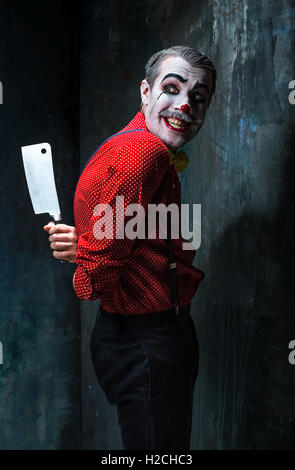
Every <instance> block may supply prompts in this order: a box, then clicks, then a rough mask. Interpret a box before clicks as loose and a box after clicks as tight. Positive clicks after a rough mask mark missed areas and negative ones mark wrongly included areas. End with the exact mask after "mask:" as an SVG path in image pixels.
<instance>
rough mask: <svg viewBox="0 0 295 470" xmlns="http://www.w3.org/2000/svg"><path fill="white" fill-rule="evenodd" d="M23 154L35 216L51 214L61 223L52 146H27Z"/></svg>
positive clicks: (22, 149) (45, 143)
mask: <svg viewBox="0 0 295 470" xmlns="http://www.w3.org/2000/svg"><path fill="white" fill-rule="evenodd" d="M21 153H22V158H23V164H24V169H25V175H26V180H27V185H28V189H29V193H30V197H31V201H32V205H33V209H34V212H35V214H44V213H49V215H50V216H51V217H53V220H54V221H55V222H59V221H61V213H60V207H59V202H58V197H57V192H56V186H55V180H54V173H53V165H52V153H51V146H50V144H49V143H48V142H44V143H41V144H34V145H26V146H25V147H21Z"/></svg>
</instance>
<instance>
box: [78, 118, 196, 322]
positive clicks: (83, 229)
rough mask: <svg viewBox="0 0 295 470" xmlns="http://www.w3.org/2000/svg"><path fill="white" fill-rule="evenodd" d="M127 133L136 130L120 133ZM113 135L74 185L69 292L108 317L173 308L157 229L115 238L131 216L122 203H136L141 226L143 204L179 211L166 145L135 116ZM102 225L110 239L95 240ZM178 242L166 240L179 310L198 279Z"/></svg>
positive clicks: (190, 253) (163, 245) (190, 257)
mask: <svg viewBox="0 0 295 470" xmlns="http://www.w3.org/2000/svg"><path fill="white" fill-rule="evenodd" d="M133 129H143V131H138V130H135V131H134V132H126V131H131V130H133ZM120 132H124V133H123V134H120V135H114V136H112V137H111V138H110V139H108V140H107V141H105V142H104V143H103V145H101V146H100V147H99V148H98V150H97V151H96V152H95V153H94V155H93V156H92V157H91V159H90V160H89V161H88V163H87V165H86V167H85V168H84V170H83V172H82V174H81V176H80V179H79V181H78V184H77V188H76V192H75V199H74V217H75V224H76V229H77V234H78V237H79V238H78V250H77V255H76V263H77V264H78V267H77V269H76V272H75V276H74V287H75V291H76V294H77V296H78V297H79V298H80V299H84V300H96V299H98V298H100V301H101V305H102V306H103V308H105V309H106V310H108V311H110V312H120V313H122V314H126V315H136V314H144V313H148V312H155V311H160V310H167V309H170V308H171V307H172V305H171V301H170V287H169V277H168V273H169V271H168V259H167V245H166V242H165V240H164V239H160V238H159V233H158V226H157V230H156V234H155V238H154V239H151V238H147V237H146V238H144V239H141V238H139V237H136V238H134V239H129V238H127V237H126V236H125V237H124V236H123V238H122V239H118V238H116V237H115V234H116V233H118V231H119V230H118V229H120V228H121V229H122V232H123V234H124V231H123V230H124V228H126V224H127V223H128V221H130V220H131V219H133V217H134V215H135V213H134V214H132V216H129V217H128V216H126V217H125V218H124V214H125V210H126V207H127V205H129V204H135V205H139V204H141V205H142V206H143V208H144V211H145V213H144V215H143V216H142V219H144V220H142V219H141V220H142V221H143V222H145V226H146V227H147V226H148V224H147V217H148V215H147V214H148V204H160V203H163V204H165V205H168V204H170V203H176V204H177V205H178V207H179V210H180V193H181V191H180V182H179V178H178V173H177V171H176V169H175V167H174V165H172V166H171V165H170V164H169V153H168V149H167V147H166V146H165V144H164V143H163V142H162V141H161V140H160V139H159V138H158V137H156V136H155V135H154V134H152V133H150V132H149V131H148V130H147V128H146V123H145V117H144V115H143V114H142V113H141V112H138V113H137V114H136V115H135V117H134V118H133V119H132V121H131V122H130V123H129V124H128V125H127V126H126V127H125V128H124V129H122V131H120ZM116 196H123V197H124V199H122V203H121V205H118V200H117V204H116ZM98 204H108V205H109V206H110V207H111V208H112V210H111V211H110V210H108V209H107V208H106V206H105V210H104V211H100V210H99V208H98ZM100 207H101V206H100ZM134 207H136V206H134ZM103 222H105V225H104V223H103ZM111 223H113V227H112V226H111ZM139 223H140V222H139ZM179 223H180V224H181V217H180V222H179ZM116 224H117V231H116ZM106 227H108V230H111V231H110V232H108V235H110V236H109V238H103V239H98V236H97V235H98V234H99V233H101V232H103V231H104V230H106ZM135 229H136V228H135ZM146 234H147V231H146ZM111 235H113V236H112V237H111ZM183 241H184V239H183V238H181V236H180V238H179V239H176V240H173V246H174V253H175V259H176V263H177V268H176V271H177V278H178V291H179V305H186V304H187V303H188V302H189V301H190V300H191V299H192V297H193V296H194V294H195V292H196V290H197V288H198V286H199V283H200V282H201V280H202V279H203V277H204V273H203V272H202V271H200V270H198V269H197V268H196V267H194V266H193V265H192V261H193V258H194V256H195V250H183V249H182V243H183Z"/></svg>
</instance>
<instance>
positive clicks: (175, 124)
mask: <svg viewBox="0 0 295 470" xmlns="http://www.w3.org/2000/svg"><path fill="white" fill-rule="evenodd" d="M163 119H164V122H165V124H166V126H167V127H168V128H169V129H172V130H173V131H176V132H185V131H186V130H187V129H188V128H189V127H190V124H188V123H187V122H185V121H183V120H182V119H178V118H174V117H169V118H166V117H163Z"/></svg>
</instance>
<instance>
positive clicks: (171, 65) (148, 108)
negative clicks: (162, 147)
mask: <svg viewBox="0 0 295 470" xmlns="http://www.w3.org/2000/svg"><path fill="white" fill-rule="evenodd" d="M211 86H212V76H211V73H210V72H208V71H206V70H204V69H201V68H198V67H192V66H191V65H190V64H189V63H188V62H187V61H186V60H184V59H183V58H182V57H174V56H169V57H168V58H167V59H165V60H164V61H163V62H162V63H161V66H160V72H159V75H158V76H157V78H156V80H155V82H154V86H153V88H152V89H151V88H150V86H149V84H148V83H147V81H146V80H143V81H142V83H141V99H142V103H143V104H144V105H145V106H144V108H145V109H144V114H145V119H146V125H147V129H148V130H149V131H150V132H152V133H153V134H155V135H156V136H157V137H159V138H160V139H161V140H162V141H163V142H164V143H165V144H166V145H167V146H168V147H169V148H170V149H171V150H173V151H176V149H177V148H178V147H181V146H182V145H184V144H185V143H187V142H189V141H190V140H192V139H193V138H194V137H195V135H196V134H197V132H198V131H199V129H200V128H201V126H202V124H203V122H204V120H205V115H206V112H207V109H208V102H209V97H210V91H211Z"/></svg>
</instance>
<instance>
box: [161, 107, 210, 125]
mask: <svg viewBox="0 0 295 470" xmlns="http://www.w3.org/2000/svg"><path fill="white" fill-rule="evenodd" d="M159 116H161V117H166V118H173V117H174V118H177V119H181V120H182V121H185V122H187V123H188V124H201V123H202V122H203V120H201V119H196V118H195V116H193V117H191V116H188V115H187V114H183V113H179V112H178V111H176V110H175V111H169V110H168V109H165V110H164V111H161V112H160V113H159Z"/></svg>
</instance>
